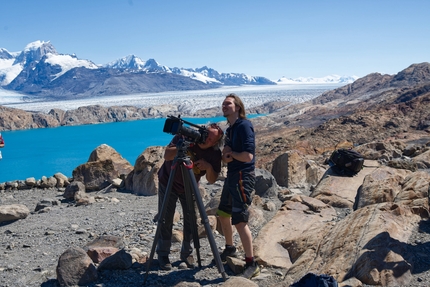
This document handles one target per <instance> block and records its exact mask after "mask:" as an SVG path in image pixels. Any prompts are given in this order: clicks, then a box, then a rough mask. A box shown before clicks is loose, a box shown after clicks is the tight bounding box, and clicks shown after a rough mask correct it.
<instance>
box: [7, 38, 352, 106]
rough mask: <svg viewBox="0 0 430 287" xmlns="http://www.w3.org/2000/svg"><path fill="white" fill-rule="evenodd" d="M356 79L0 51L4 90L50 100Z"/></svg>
mask: <svg viewBox="0 0 430 287" xmlns="http://www.w3.org/2000/svg"><path fill="white" fill-rule="evenodd" d="M354 79H355V78H354V77H340V76H334V75H333V76H328V77H325V78H299V79H287V78H281V79H280V80H278V81H277V82H274V81H271V80H269V79H267V78H265V77H261V76H249V75H246V74H243V73H219V72H218V71H216V70H214V69H211V68H208V67H206V66H204V67H202V68H196V69H190V68H178V67H174V68H170V67H167V66H164V65H160V64H159V63H158V62H157V61H156V60H154V59H149V60H147V61H143V60H142V59H140V58H139V57H137V56H135V55H129V56H127V57H124V58H121V59H118V60H116V61H113V62H111V63H108V64H106V65H103V66H98V65H96V64H94V63H93V62H91V61H89V60H82V59H79V58H78V57H77V56H76V55H69V54H60V53H58V52H57V51H56V49H55V47H54V46H53V45H52V44H51V43H50V42H49V41H48V42H43V41H35V42H32V43H29V44H28V45H27V46H26V47H25V48H24V50H22V51H20V52H9V51H8V50H6V49H4V48H1V49H0V87H2V88H4V89H7V90H13V91H17V92H20V93H24V94H28V95H33V96H38V97H51V98H76V97H87V96H101V95H103V96H108V95H120V94H133V93H144V92H163V91H175V90H195V89H210V88H217V87H220V86H223V85H226V86H241V85H276V84H286V83H295V84H296V83H343V82H345V83H350V82H352V81H354Z"/></svg>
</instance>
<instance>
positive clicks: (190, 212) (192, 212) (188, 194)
mask: <svg viewBox="0 0 430 287" xmlns="http://www.w3.org/2000/svg"><path fill="white" fill-rule="evenodd" d="M181 169H182V178H183V182H184V187H185V198H186V205H187V210H184V216H190V218H189V219H190V222H191V233H192V235H193V245H194V249H195V250H196V254H197V261H198V263H199V267H200V268H201V267H202V260H201V257H200V239H199V232H198V229H197V217H196V209H195V204H194V202H195V199H194V195H193V191H192V186H191V184H190V182H191V181H190V179H189V178H188V177H189V173H188V172H187V169H186V168H185V166H184V165H181ZM192 176H193V177H194V174H193V175H192Z"/></svg>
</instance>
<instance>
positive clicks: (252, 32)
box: [0, 0, 430, 80]
mask: <svg viewBox="0 0 430 287" xmlns="http://www.w3.org/2000/svg"><path fill="white" fill-rule="evenodd" d="M0 7H1V10H2V12H1V17H0V47H1V48H6V49H7V50H9V51H10V52H16V51H21V50H23V49H24V47H25V46H26V45H27V44H28V43H30V42H33V41H36V40H41V41H50V42H51V43H52V44H53V45H54V47H55V48H56V49H57V51H58V52H59V53H64V54H73V53H74V54H76V55H77V57H78V58H80V59H88V60H91V61H93V62H95V63H96V64H106V63H108V62H111V61H114V60H117V59H119V58H122V57H125V56H127V55H130V54H134V55H136V56H138V57H140V58H141V59H142V60H148V59H150V58H152V59H155V60H156V61H157V62H158V63H159V64H161V65H166V66H168V67H180V68H200V67H202V66H208V67H210V68H213V69H215V70H217V71H218V72H224V73H228V72H234V73H245V74H248V75H251V76H264V77H267V78H269V79H271V80H277V79H279V78H281V77H282V76H285V77H288V78H297V77H323V76H327V75H331V74H337V75H345V76H359V77H362V76H365V75H367V74H369V73H373V72H379V73H384V74H385V73H386V74H396V73H397V72H399V71H401V70H403V69H405V68H406V67H408V66H409V65H411V64H414V63H422V62H430V17H429V11H430V1H428V0H404V1H398V0H359V1H358V0H357V1H348V0H314V1H311V0H301V1H298V0H295V1H290V0H266V1H263V0H255V1H254V0H247V1H235V0H226V1H224V0H217V1H205V0H200V1H197V0H194V1H192V0H187V1H184V0H170V1H163V0H103V1H102V0H100V1H96V0H73V1H72V0H60V1H59V0H37V1H33V0H5V1H1V2H0Z"/></svg>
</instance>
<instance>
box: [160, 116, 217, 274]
mask: <svg viewBox="0 0 430 287" xmlns="http://www.w3.org/2000/svg"><path fill="white" fill-rule="evenodd" d="M186 130H187V129H185V128H184V131H186ZM204 134H205V138H204V141H203V142H202V141H199V142H198V143H191V144H189V146H188V148H187V154H188V156H189V157H190V159H191V160H192V162H193V173H194V176H195V178H196V182H199V180H200V178H201V177H202V176H206V179H207V181H208V182H209V183H214V182H215V181H216V180H217V178H218V175H219V173H220V171H221V151H220V146H221V145H222V139H223V135H224V133H223V131H222V130H221V128H220V127H219V126H218V125H217V124H210V125H208V126H206V128H205V131H204ZM183 141H187V137H186V136H183V135H182V134H176V135H175V136H174V137H173V139H172V141H171V142H170V143H169V145H168V146H167V147H166V150H165V152H164V163H163V165H162V166H161V168H160V170H159V172H158V179H159V186H158V213H159V215H160V212H161V210H162V205H163V201H164V197H165V194H166V191H167V190H166V189H167V184H168V181H169V177H170V174H171V171H172V165H173V163H174V159H175V156H176V155H177V152H178V145H179V144H181V143H182V142H183ZM172 180H173V184H172V190H171V193H170V196H169V197H168V202H165V203H164V204H165V208H166V211H165V217H164V221H163V222H162V223H161V227H160V237H159V238H158V244H157V250H156V251H157V255H158V262H159V266H160V269H162V270H171V269H172V264H171V263H170V260H169V254H170V247H171V245H172V229H173V218H174V215H175V209H176V202H177V201H178V200H179V201H180V203H181V206H182V210H183V213H184V214H183V219H184V222H183V234H184V237H183V241H182V248H181V255H180V259H181V261H183V262H184V263H185V264H186V265H187V267H188V268H193V267H194V258H193V256H192V255H191V254H192V252H193V248H192V246H191V240H192V238H193V235H192V222H191V218H192V216H191V215H190V214H188V212H189V210H188V208H187V203H186V195H185V187H184V182H183V177H182V171H181V170H180V169H178V170H177V171H176V173H175V175H174V178H173V179H172Z"/></svg>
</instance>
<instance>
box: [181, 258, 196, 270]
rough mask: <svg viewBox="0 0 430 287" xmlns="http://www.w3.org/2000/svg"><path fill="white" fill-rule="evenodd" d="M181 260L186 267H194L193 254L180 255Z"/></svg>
mask: <svg viewBox="0 0 430 287" xmlns="http://www.w3.org/2000/svg"><path fill="white" fill-rule="evenodd" d="M181 261H182V262H184V263H185V264H186V265H187V267H188V268H191V269H192V268H194V262H195V261H194V257H193V255H189V256H188V257H186V258H185V257H182V256H181Z"/></svg>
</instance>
